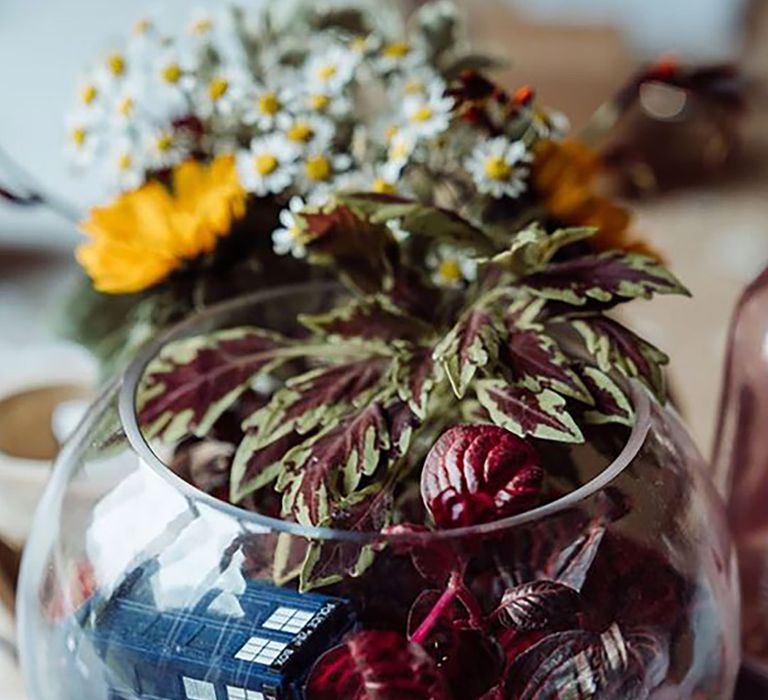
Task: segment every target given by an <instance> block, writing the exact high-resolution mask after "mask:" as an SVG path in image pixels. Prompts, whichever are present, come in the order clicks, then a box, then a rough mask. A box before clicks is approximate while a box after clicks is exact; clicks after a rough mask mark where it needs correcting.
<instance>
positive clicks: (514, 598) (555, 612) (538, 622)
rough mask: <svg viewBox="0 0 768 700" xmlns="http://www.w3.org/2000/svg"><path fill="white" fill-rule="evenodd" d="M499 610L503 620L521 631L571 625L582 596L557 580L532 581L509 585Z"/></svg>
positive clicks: (563, 627) (568, 626)
mask: <svg viewBox="0 0 768 700" xmlns="http://www.w3.org/2000/svg"><path fill="white" fill-rule="evenodd" d="M499 612H500V614H501V620H502V622H503V623H504V624H506V625H508V626H509V627H512V628H514V629H516V630H518V631H520V632H537V631H540V630H558V629H569V628H571V627H574V626H575V624H576V620H577V617H578V615H579V613H580V612H581V596H580V595H579V592H578V591H576V590H574V589H573V588H571V587H570V586H566V585H565V584H562V583H558V582H557V581H546V580H543V581H533V582H531V583H524V584H522V585H520V586H515V587H514V588H510V589H509V590H508V591H507V592H506V593H505V594H504V597H503V598H502V599H501V605H500V606H499Z"/></svg>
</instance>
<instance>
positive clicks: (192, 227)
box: [77, 155, 246, 294]
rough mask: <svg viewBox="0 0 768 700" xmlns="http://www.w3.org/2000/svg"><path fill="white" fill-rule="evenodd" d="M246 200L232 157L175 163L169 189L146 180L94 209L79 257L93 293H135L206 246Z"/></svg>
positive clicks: (208, 247)
mask: <svg viewBox="0 0 768 700" xmlns="http://www.w3.org/2000/svg"><path fill="white" fill-rule="evenodd" d="M245 198H246V193H245V190H243V188H242V186H241V185H240V182H239V180H238V177H237V170H236V168H235V161H234V158H233V157H232V156H229V155H226V156H218V157H217V158H216V159H215V160H213V162H211V163H210V164H207V165H206V164H203V163H199V162H197V161H192V160H189V161H186V162H184V163H182V164H181V165H178V166H177V167H176V168H174V171H173V174H172V182H171V187H170V189H169V188H167V187H165V186H164V185H162V184H160V183H159V182H155V181H151V182H148V183H146V184H145V185H143V186H142V187H140V188H139V189H137V190H133V191H131V192H126V193H124V194H122V195H120V196H119V197H118V198H117V199H116V200H115V201H113V202H112V203H111V204H110V205H109V206H106V207H95V208H93V209H92V210H91V212H90V215H89V218H88V219H87V220H86V221H84V222H83V223H82V224H81V229H82V231H83V232H84V233H85V234H86V235H87V236H89V238H90V241H89V242H87V243H84V244H83V245H81V246H80V247H79V248H78V250H77V259H78V261H79V262H80V264H81V265H82V266H83V267H84V268H85V270H86V271H87V272H88V274H89V276H90V277H91V279H92V280H93V285H94V287H95V288H96V289H97V290H98V291H100V292H106V293H108V294H127V293H130V292H140V291H142V290H144V289H147V288H148V287H151V286H153V285H155V284H158V283H160V282H162V281H163V280H165V279H166V278H167V277H168V275H170V274H171V273H172V272H173V271H174V270H176V269H178V268H179V267H181V266H182V265H183V264H184V263H185V262H187V261H189V260H193V259H195V258H197V257H198V256H200V255H202V254H205V253H210V252H212V251H213V250H214V249H215V247H216V243H217V241H218V239H219V238H221V237H223V236H226V235H228V234H229V232H230V229H231V226H232V221H233V220H234V219H237V218H240V217H242V216H243V214H244V213H245Z"/></svg>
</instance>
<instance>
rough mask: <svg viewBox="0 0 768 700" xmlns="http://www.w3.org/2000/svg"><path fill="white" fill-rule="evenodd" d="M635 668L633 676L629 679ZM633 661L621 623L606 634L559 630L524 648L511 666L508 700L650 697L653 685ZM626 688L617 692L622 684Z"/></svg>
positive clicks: (582, 699)
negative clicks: (620, 626)
mask: <svg viewBox="0 0 768 700" xmlns="http://www.w3.org/2000/svg"><path fill="white" fill-rule="evenodd" d="M630 667H632V671H633V675H634V674H637V675H639V676H640V678H633V679H632V680H631V682H630V680H629V679H628V678H627V674H628V671H629V670H630ZM644 670H645V669H644V668H637V666H636V664H634V663H633V657H632V655H631V653H630V649H629V645H628V641H627V639H626V638H625V637H624V635H623V634H622V631H621V629H620V628H619V627H618V625H616V624H613V625H611V626H610V627H609V628H608V629H607V630H606V631H605V632H603V633H602V634H596V633H594V632H591V631H588V630H570V631H566V632H555V633H553V634H550V635H548V636H546V637H545V638H544V639H542V640H541V641H540V642H538V643H537V644H535V645H534V646H532V647H530V648H529V649H527V650H526V651H524V652H523V653H522V654H520V656H519V657H518V658H517V659H516V660H515V661H514V662H513V663H512V664H510V666H509V667H508V669H507V682H506V685H505V693H504V697H505V698H508V699H509V700H561V699H562V700H566V699H567V700H616V699H617V698H621V699H622V700H641V699H642V700H645V698H647V697H648V692H649V690H651V689H652V688H649V687H647V684H646V682H645V673H644ZM618 687H620V688H622V690H623V692H622V693H620V694H616V690H617V688H618Z"/></svg>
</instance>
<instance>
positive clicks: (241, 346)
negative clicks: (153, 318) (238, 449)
mask: <svg viewBox="0 0 768 700" xmlns="http://www.w3.org/2000/svg"><path fill="white" fill-rule="evenodd" d="M290 346H291V341H289V340H288V339H286V338H284V337H282V336H280V335H278V334H276V333H271V332H268V331H264V330H259V329H256V328H237V329H228V330H224V331H219V332H216V333H211V334H208V335H205V336H197V337H194V338H189V339H185V340H181V341H179V342H176V343H170V344H168V345H166V346H165V347H164V348H163V350H162V351H161V352H160V354H159V355H158V357H157V358H156V359H155V360H153V361H152V362H151V363H150V364H149V366H148V367H147V370H146V372H145V374H144V376H143V378H142V381H141V384H140V386H139V390H138V396H137V409H138V418H139V423H140V424H141V425H142V427H143V428H144V430H145V432H146V434H147V435H148V436H150V437H157V436H160V437H162V438H163V439H165V440H168V441H174V440H178V439H180V438H182V437H184V436H185V435H189V434H193V435H198V436H204V435H205V434H206V433H207V432H208V431H209V430H210V428H211V426H212V425H213V424H214V423H215V422H216V420H217V419H218V418H219V417H220V416H221V415H222V414H223V413H224V412H225V411H226V410H227V409H229V408H230V407H231V406H232V405H233V404H234V403H235V402H236V401H237V400H238V398H239V397H240V396H241V395H242V394H243V392H245V390H246V389H247V388H248V387H249V385H250V384H251V382H252V381H253V379H254V377H255V376H256V375H258V374H259V373H263V372H267V371H270V370H272V369H274V368H275V367H276V366H277V365H278V364H279V363H281V362H282V361H284V360H285V359H287V356H288V355H287V353H283V352H282V351H283V350H286V349H288V348H289V347H290Z"/></svg>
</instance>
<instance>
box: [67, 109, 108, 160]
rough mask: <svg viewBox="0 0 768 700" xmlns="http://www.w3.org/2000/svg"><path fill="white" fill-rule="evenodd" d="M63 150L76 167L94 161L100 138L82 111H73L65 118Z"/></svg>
mask: <svg viewBox="0 0 768 700" xmlns="http://www.w3.org/2000/svg"><path fill="white" fill-rule="evenodd" d="M66 128H67V132H66V141H65V144H64V152H65V155H66V157H67V159H68V160H69V161H70V162H71V163H72V164H73V165H74V166H75V167H76V168H86V167H88V166H89V165H91V164H92V163H93V161H94V158H95V156H96V153H97V151H98V150H99V146H100V144H101V138H100V136H99V134H98V132H97V131H96V130H95V129H94V128H93V126H92V125H91V123H90V121H89V120H88V119H87V118H85V117H84V115H83V114H82V112H75V113H73V114H71V115H69V116H68V117H67V120H66Z"/></svg>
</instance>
